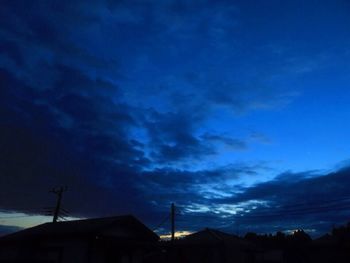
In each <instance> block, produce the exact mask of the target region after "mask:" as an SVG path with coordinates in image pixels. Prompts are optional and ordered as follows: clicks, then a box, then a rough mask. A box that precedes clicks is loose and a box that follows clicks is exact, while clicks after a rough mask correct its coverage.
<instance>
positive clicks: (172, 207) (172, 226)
mask: <svg viewBox="0 0 350 263" xmlns="http://www.w3.org/2000/svg"><path fill="white" fill-rule="evenodd" d="M174 240H175V205H174V203H172V204H171V242H174Z"/></svg>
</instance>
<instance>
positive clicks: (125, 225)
mask: <svg viewBox="0 0 350 263" xmlns="http://www.w3.org/2000/svg"><path fill="white" fill-rule="evenodd" d="M96 236H100V237H102V236H103V237H113V238H122V239H138V240H140V241H143V240H147V241H157V240H158V239H159V237H158V235H156V234H155V233H154V232H153V231H151V230H150V229H149V228H148V227H146V226H145V225H144V224H143V223H142V222H141V221H139V220H138V219H136V218H135V217H134V216H132V215H125V216H115V217H105V218H93V219H82V220H72V221H65V222H56V223H45V224H41V225H38V226H35V227H31V228H27V229H24V230H21V231H18V232H16V233H13V234H10V235H7V236H4V237H2V238H1V239H0V241H12V240H13V241H20V240H26V239H33V238H50V237H96Z"/></svg>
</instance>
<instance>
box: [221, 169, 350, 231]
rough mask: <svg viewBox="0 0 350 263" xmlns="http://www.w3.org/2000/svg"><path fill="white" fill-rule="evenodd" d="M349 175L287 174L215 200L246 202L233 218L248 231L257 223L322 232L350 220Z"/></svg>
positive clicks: (345, 171)
mask: <svg viewBox="0 0 350 263" xmlns="http://www.w3.org/2000/svg"><path fill="white" fill-rule="evenodd" d="M349 178H350V169H349V168H343V169H340V170H338V171H336V172H332V173H329V174H325V175H324V174H320V173H315V172H314V171H311V172H305V173H299V174H298V173H284V174H281V175H280V176H277V177H276V178H275V179H274V180H272V181H268V182H265V183H260V184H257V185H255V186H252V187H249V188H245V189H241V193H239V194H234V195H233V196H232V197H229V198H223V199H217V200H215V201H214V202H215V203H216V204H221V205H224V204H242V208H243V210H242V211H240V212H238V215H237V216H233V217H232V218H233V220H234V221H235V222H236V223H237V224H242V225H245V226H244V227H245V228H246V229H247V230H248V229H249V227H253V225H255V226H254V228H255V229H268V228H270V229H271V227H272V225H274V226H275V230H278V228H288V227H289V228H293V227H297V226H298V225H299V227H304V228H309V229H314V231H317V232H318V234H320V233H322V231H327V230H329V229H330V228H331V226H332V224H334V223H335V222H338V223H342V222H345V221H346V220H347V211H348V209H349V208H350V203H349V200H350V196H349V194H348V191H347V189H348V187H349V184H350V180H349ZM249 202H251V203H250V204H249ZM247 204H248V205H247ZM253 207H254V208H253ZM281 218H282V219H283V220H281ZM264 225H265V226H264ZM260 231H261V230H260Z"/></svg>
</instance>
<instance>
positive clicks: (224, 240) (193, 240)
mask: <svg viewBox="0 0 350 263" xmlns="http://www.w3.org/2000/svg"><path fill="white" fill-rule="evenodd" d="M179 243H182V244H192V245H200V244H207V245H215V244H226V245H230V246H231V245H232V246H240V247H251V246H252V244H250V243H249V242H247V241H246V240H243V239H242V238H240V237H238V236H235V235H232V234H228V233H224V232H221V231H219V230H216V229H211V228H205V229H203V230H201V231H199V232H196V233H193V234H190V235H188V236H186V237H184V238H183V239H181V240H179Z"/></svg>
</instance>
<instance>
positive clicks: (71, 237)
mask: <svg viewBox="0 0 350 263" xmlns="http://www.w3.org/2000/svg"><path fill="white" fill-rule="evenodd" d="M158 239H159V237H158V235H156V234H155V233H154V232H153V231H151V230H150V229H148V228H147V227H146V226H145V225H144V224H143V223H141V222H140V221H139V220H137V219H136V218H135V217H133V216H117V217H108V218H97V219H86V220H75V221H66V222H57V223H46V224H42V225H38V226H35V227H32V228H28V229H25V230H22V231H19V232H16V233H13V234H10V235H7V236H5V237H2V238H1V239H0V262H33V263H34V262H35V263H39V262H47V263H49V262H50V263H68V262H72V263H73V262H74V263H80V262H84V263H85V262H87V263H98V262H104V263H109V262H113V263H118V262H120V263H129V262H130V263H138V262H143V261H144V259H145V258H147V255H148V253H150V251H153V250H154V248H155V247H156V246H157V241H158Z"/></svg>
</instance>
